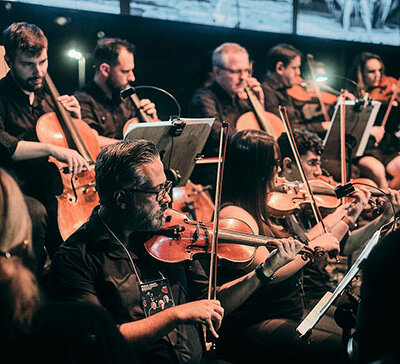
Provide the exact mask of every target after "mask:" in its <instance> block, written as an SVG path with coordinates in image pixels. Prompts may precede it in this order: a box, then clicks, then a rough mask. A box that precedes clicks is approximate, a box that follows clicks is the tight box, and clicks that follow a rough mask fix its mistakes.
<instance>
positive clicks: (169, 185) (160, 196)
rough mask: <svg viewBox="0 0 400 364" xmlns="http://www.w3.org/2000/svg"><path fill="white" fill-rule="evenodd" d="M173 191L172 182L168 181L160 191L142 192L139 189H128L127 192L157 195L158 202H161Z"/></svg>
mask: <svg viewBox="0 0 400 364" xmlns="http://www.w3.org/2000/svg"><path fill="white" fill-rule="evenodd" d="M171 189H172V181H167V182H165V183H164V185H163V186H162V187H161V188H160V189H159V190H158V191H154V190H142V189H139V188H128V189H126V190H127V191H132V192H141V193H150V194H152V195H156V200H157V202H160V201H161V200H162V199H163V198H164V197H165V195H166V194H167V193H168V194H169V193H170V192H171Z"/></svg>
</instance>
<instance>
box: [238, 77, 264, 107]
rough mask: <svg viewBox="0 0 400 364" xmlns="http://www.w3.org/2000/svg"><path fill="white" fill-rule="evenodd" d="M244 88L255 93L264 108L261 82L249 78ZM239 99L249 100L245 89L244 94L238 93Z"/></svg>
mask: <svg viewBox="0 0 400 364" xmlns="http://www.w3.org/2000/svg"><path fill="white" fill-rule="evenodd" d="M244 87H247V89H248V90H250V91H251V92H253V94H254V95H255V96H256V97H257V99H258V101H259V103H260V104H261V106H262V107H263V108H264V91H263V89H262V87H261V84H260V82H258V80H257V79H256V78H254V77H251V78H249V79H248V80H247V81H246V83H245V85H244ZM238 97H239V98H241V99H248V96H247V93H246V91H245V90H244V89H243V92H240V93H238Z"/></svg>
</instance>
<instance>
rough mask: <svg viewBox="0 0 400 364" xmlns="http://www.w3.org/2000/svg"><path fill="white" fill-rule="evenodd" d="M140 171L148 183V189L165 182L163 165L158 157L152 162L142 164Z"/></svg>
mask: <svg viewBox="0 0 400 364" xmlns="http://www.w3.org/2000/svg"><path fill="white" fill-rule="evenodd" d="M141 170H142V172H143V173H144V175H145V176H146V178H147V179H148V181H149V184H150V186H149V187H157V186H159V185H162V184H163V183H164V182H165V181H166V179H167V178H166V177H165V173H164V165H163V163H162V162H161V159H160V157H156V158H155V159H154V160H153V161H152V162H150V163H145V164H142V166H141Z"/></svg>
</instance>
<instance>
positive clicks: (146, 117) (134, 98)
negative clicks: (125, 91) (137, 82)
mask: <svg viewBox="0 0 400 364" xmlns="http://www.w3.org/2000/svg"><path fill="white" fill-rule="evenodd" d="M129 98H130V99H131V101H132V102H133V104H134V105H135V107H136V109H137V111H138V113H139V119H140V122H142V123H151V122H152V121H154V120H153V119H152V117H151V116H150V115H148V114H146V113H145V112H144V110H143V108H142V107H141V105H140V99H139V97H138V95H137V94H136V92H135V93H133V94H131V95H130V96H129Z"/></svg>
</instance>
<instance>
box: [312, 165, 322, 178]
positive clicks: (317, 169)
mask: <svg viewBox="0 0 400 364" xmlns="http://www.w3.org/2000/svg"><path fill="white" fill-rule="evenodd" d="M321 175H322V169H321V166H320V165H319V164H317V166H316V167H315V169H314V177H315V178H317V177H319V176H321Z"/></svg>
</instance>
